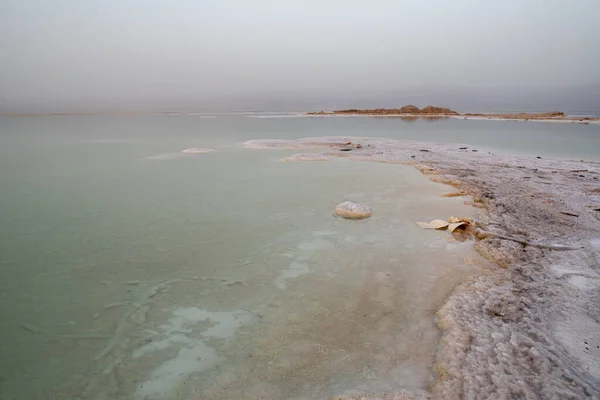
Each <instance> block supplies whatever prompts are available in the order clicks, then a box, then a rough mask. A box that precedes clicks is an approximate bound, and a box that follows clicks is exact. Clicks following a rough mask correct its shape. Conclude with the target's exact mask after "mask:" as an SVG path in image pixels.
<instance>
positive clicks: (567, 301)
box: [245, 137, 600, 399]
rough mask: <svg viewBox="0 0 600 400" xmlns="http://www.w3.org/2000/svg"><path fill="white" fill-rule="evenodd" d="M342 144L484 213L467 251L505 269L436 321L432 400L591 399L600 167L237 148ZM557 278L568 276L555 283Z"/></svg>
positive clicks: (335, 140)
mask: <svg viewBox="0 0 600 400" xmlns="http://www.w3.org/2000/svg"><path fill="white" fill-rule="evenodd" d="M348 141H353V142H357V141H360V143H361V144H362V147H363V148H365V146H366V148H367V149H365V150H363V151H361V152H357V153H360V154H354V152H350V153H349V154H346V155H345V157H347V158H350V159H354V160H365V161H366V160H369V161H376V162H384V163H400V164H403V163H410V164H413V165H415V166H416V167H417V168H418V169H419V170H421V171H422V172H423V173H424V174H427V175H430V177H431V179H432V180H434V181H436V182H440V183H446V184H449V185H452V186H455V187H457V188H458V189H460V190H461V191H464V192H465V193H468V194H470V195H472V196H473V197H474V204H475V205H481V206H482V207H485V208H487V210H488V211H489V215H487V216H485V217H484V218H482V220H481V221H479V224H478V225H479V226H480V227H481V229H480V230H479V234H478V235H477V236H478V238H479V239H480V240H479V241H478V242H477V243H476V244H475V248H476V249H477V250H478V251H479V252H480V253H482V254H483V255H485V256H486V257H487V258H488V259H489V260H492V261H494V262H496V263H497V264H498V265H500V266H502V267H505V268H498V269H496V270H493V271H490V273H487V274H483V275H481V276H478V277H473V278H472V279H468V280H467V281H465V282H464V283H463V284H461V285H460V286H459V287H457V288H456V290H455V291H454V293H453V294H452V295H451V296H450V297H449V298H448V300H447V302H446V304H445V305H444V306H443V307H442V308H441V309H440V310H439V311H438V313H437V322H438V325H439V327H440V329H442V332H443V338H442V341H441V345H440V348H439V351H438V352H437V363H436V364H435V366H434V370H435V371H436V373H437V377H438V380H437V382H436V383H435V384H434V385H433V386H432V387H431V388H430V396H431V398H432V399H455V398H502V399H508V398H532V399H533V398H549V399H550V398H553V399H554V398H556V399H559V398H560V399H579V398H589V399H597V398H600V389H599V388H600V364H599V363H598V360H599V359H600V306H599V304H600V302H599V301H598V294H597V293H598V289H599V288H600V283H599V282H600V281H598V279H597V278H595V279H588V278H587V277H588V276H589V277H596V276H597V270H598V261H597V260H598V259H600V245H599V242H600V240H598V237H600V224H599V223H598V219H599V217H598V210H600V208H599V207H598V204H600V188H598V182H600V168H599V167H598V164H597V163H594V162H584V161H583V160H582V161H566V160H552V159H539V158H535V157H522V156H510V155H497V154H491V153H489V154H483V152H474V153H471V152H469V153H466V152H461V147H459V146H461V145H460V144H455V145H452V144H435V143H419V142H403V141H397V140H391V139H377V138H367V137H361V138H355V137H320V138H314V137H313V138H304V139H298V140H287V141H272V140H254V141H250V142H247V143H246V144H245V145H246V147H248V148H255V149H258V148H260V149H267V148H288V149H290V148H291V149H303V150H323V151H324V152H326V154H327V155H329V156H331V157H339V156H340V153H339V150H338V149H339V148H340V147H342V146H345V144H346V143H347V142H348ZM462 146H463V147H464V145H462ZM423 149H427V150H428V151H422V150H423ZM566 238H568V240H569V241H570V243H564V244H555V243H556V242H559V241H560V242H563V241H566ZM557 250H563V251H557ZM557 269H560V270H572V271H573V272H572V273H569V274H566V275H565V276H554V275H553V274H552V273H551V271H553V270H557ZM573 274H576V275H577V276H582V277H586V280H585V285H583V284H582V282H581V279H579V280H577V279H576V280H575V281H574V280H573V279H572V278H573V277H572V276H571V275H573ZM573 282H575V283H576V284H575V285H574V284H573ZM577 284H578V285H579V286H578V285H577ZM398 389H400V388H398ZM388 394H389V392H388ZM369 397H371V398H373V397H372V396H362V397H355V398H369ZM342 398H343V397H342ZM375 398H378V396H376V397H375ZM382 398H384V399H385V398H386V397H385V395H384V396H383V397H382ZM387 398H389V396H388V397H387ZM392 398H393V397H392Z"/></svg>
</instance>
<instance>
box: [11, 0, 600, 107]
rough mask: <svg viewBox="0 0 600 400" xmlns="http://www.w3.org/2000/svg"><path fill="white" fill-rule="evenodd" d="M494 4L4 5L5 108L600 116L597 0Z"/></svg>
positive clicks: (337, 0) (137, 1) (386, 0)
mask: <svg viewBox="0 0 600 400" xmlns="http://www.w3.org/2000/svg"><path fill="white" fill-rule="evenodd" d="M482 3H483V2H475V1H468V0H463V1H453V2H450V1H443V0H431V1H428V2H426V3H425V2H421V3H418V4H415V2H404V1H392V0H375V1H374V2H371V3H369V4H366V3H364V2H358V1H341V0H331V1H328V2H317V1H315V0H306V1H303V2H286V3H285V4H283V2H275V1H268V0H257V1H254V2H251V4H250V3H249V2H244V1H242V0H222V1H216V0H204V1H192V0H178V1H173V2H168V3H167V2H159V1H142V0H124V1H121V2H119V3H114V2H100V1H87V2H80V1H76V0H58V1H53V2H47V1H43V0H22V1H17V0H8V1H4V2H2V4H0V55H1V56H2V62H3V67H2V69H1V70H0V113H10V112H86V111H107V110H109V111H117V110H124V111H156V110H169V109H190V110H195V111H216V110H223V111H231V110H242V109H247V110H267V109H273V110H283V109H298V110H305V109H321V108H343V107H346V106H348V107H352V106H358V107H363V106H364V107H370V106H388V105H390V106H392V105H393V106H396V105H403V104H406V103H415V104H417V105H419V106H424V105H426V104H438V105H443V106H449V107H453V108H455V109H458V110H459V111H471V110H474V109H476V108H479V111H482V109H483V108H488V109H490V111H492V110H493V111H505V110H508V109H510V108H520V109H524V110H535V109H539V110H549V109H561V110H566V111H582V112H589V111H594V112H600V96H599V95H598V94H597V93H598V88H600V42H598V41H597V39H596V38H598V37H600V25H598V24H597V23H596V22H597V16H598V15H600V2H597V1H593V0H582V1H579V2H577V3H574V4H571V5H569V6H565V5H564V3H563V2H559V1H557V0H545V1H542V0H531V1H528V2H527V3H526V4H523V3H522V2H520V1H516V0H509V1H505V2H503V3H502V4H497V3H491V2H486V4H482ZM419 103H420V104H419Z"/></svg>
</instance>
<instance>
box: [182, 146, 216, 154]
mask: <svg viewBox="0 0 600 400" xmlns="http://www.w3.org/2000/svg"><path fill="white" fill-rule="evenodd" d="M181 152H182V153H185V154H204V153H213V152H214V150H213V149H202V148H199V147H192V148H190V149H185V150H181Z"/></svg>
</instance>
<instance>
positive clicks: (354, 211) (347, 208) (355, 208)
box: [333, 201, 373, 219]
mask: <svg viewBox="0 0 600 400" xmlns="http://www.w3.org/2000/svg"><path fill="white" fill-rule="evenodd" d="M333 211H334V212H335V213H336V214H337V215H339V216H340V217H343V218H346V219H364V218H369V217H370V216H371V215H372V214H373V212H372V210H371V207H368V206H365V205H363V204H358V203H353V202H351V201H345V202H343V203H342V204H338V205H337V206H336V207H335V208H334V210H333Z"/></svg>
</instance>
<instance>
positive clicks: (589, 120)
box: [305, 112, 600, 125]
mask: <svg viewBox="0 0 600 400" xmlns="http://www.w3.org/2000/svg"><path fill="white" fill-rule="evenodd" d="M305 115H307V116H309V117H365V118H400V119H406V120H417V119H460V120H472V121H514V122H550V123H553V122H554V123H563V124H581V125H589V124H593V125H600V118H595V117H584V118H580V117H567V116H565V117H554V118H544V117H525V116H523V117H515V116H510V117H509V116H503V115H502V114H473V115H468V114H459V115H448V114H358V113H357V114H342V113H336V112H326V113H310V112H309V113H306V114H305Z"/></svg>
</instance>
